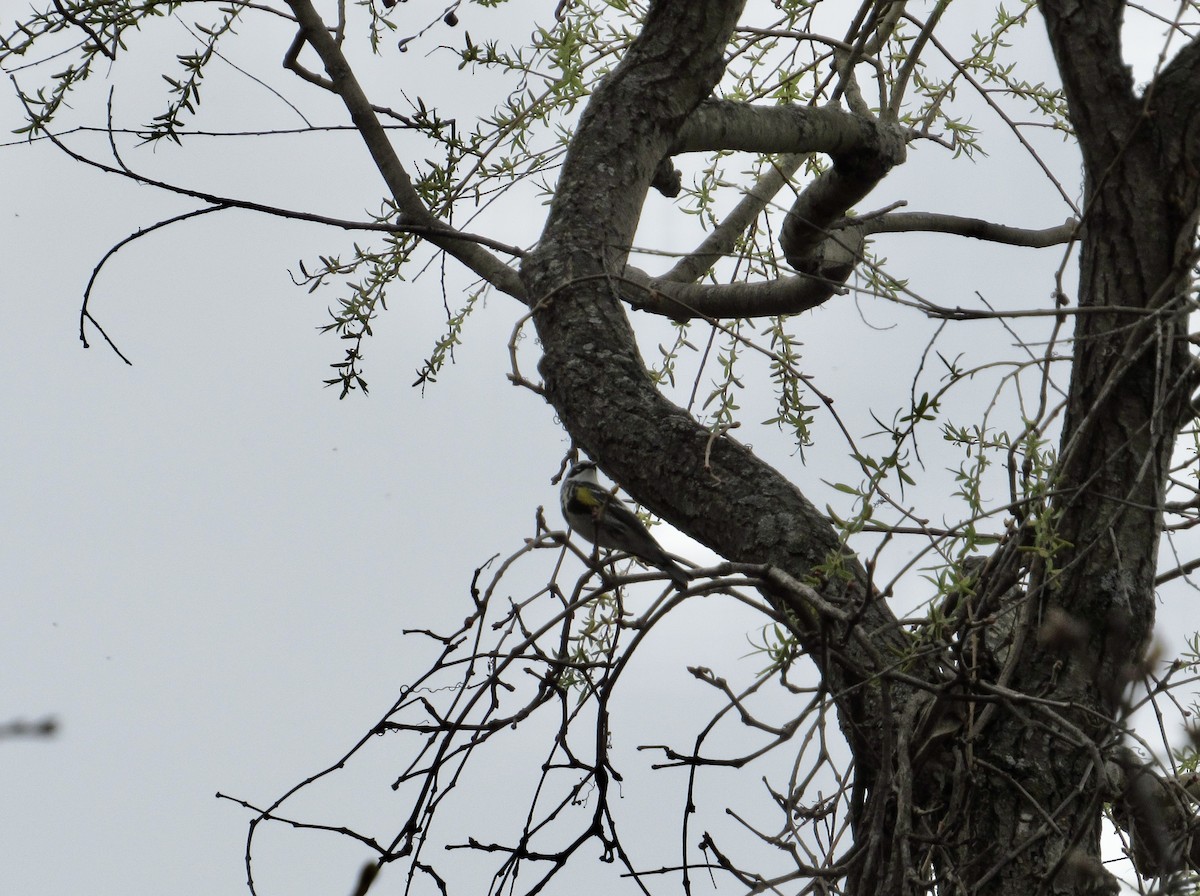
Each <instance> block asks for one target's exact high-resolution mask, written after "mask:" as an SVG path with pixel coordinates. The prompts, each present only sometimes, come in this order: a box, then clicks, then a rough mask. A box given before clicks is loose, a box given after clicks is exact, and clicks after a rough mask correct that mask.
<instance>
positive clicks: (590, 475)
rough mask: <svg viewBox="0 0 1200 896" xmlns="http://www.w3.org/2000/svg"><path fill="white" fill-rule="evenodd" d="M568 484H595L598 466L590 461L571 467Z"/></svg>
mask: <svg viewBox="0 0 1200 896" xmlns="http://www.w3.org/2000/svg"><path fill="white" fill-rule="evenodd" d="M567 481H568V482H595V481H596V464H595V462H593V461H590V460H581V461H578V462H576V463H574V464H572V465H571V469H570V470H568V471H567Z"/></svg>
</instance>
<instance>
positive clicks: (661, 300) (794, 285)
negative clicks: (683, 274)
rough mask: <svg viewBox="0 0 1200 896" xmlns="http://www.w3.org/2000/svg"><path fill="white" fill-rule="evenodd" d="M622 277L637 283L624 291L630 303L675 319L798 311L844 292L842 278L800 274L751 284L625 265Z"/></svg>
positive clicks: (749, 316)
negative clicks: (683, 279) (633, 290)
mask: <svg viewBox="0 0 1200 896" xmlns="http://www.w3.org/2000/svg"><path fill="white" fill-rule="evenodd" d="M625 278H626V279H627V280H629V281H630V282H631V283H633V284H635V285H636V286H638V287H641V289H640V290H639V291H638V294H637V295H636V296H633V295H630V294H628V293H626V294H623V296H622V297H623V298H624V299H626V300H627V301H628V302H629V304H630V305H632V306H633V307H634V308H637V309H638V310H639V311H646V312H649V313H651V314H661V315H664V316H666V317H669V318H671V319H672V320H677V321H686V320H692V319H693V318H697V317H702V318H732V317H741V318H754V317H773V316H777V315H780V314H799V313H800V312H801V311H808V310H810V309H812V308H816V307H817V306H819V305H822V304H824V303H825V302H827V301H828V300H829V299H831V298H833V297H834V296H835V295H840V294H843V293H845V291H846V290H845V288H844V287H843V285H842V284H843V283H844V282H845V278H842V279H841V280H833V279H824V278H820V277H812V276H807V275H803V274H801V275H798V276H794V277H779V278H778V279H775V280H762V281H758V282H755V283H679V282H676V281H673V280H668V279H666V278H663V277H651V276H650V275H648V274H647V273H646V272H645V271H642V270H639V269H638V268H634V267H627V268H626V269H625Z"/></svg>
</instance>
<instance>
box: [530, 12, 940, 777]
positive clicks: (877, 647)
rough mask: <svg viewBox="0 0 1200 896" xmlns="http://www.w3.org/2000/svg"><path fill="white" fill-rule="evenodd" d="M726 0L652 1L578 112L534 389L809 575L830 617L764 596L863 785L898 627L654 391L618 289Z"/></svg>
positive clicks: (842, 565)
mask: <svg viewBox="0 0 1200 896" xmlns="http://www.w3.org/2000/svg"><path fill="white" fill-rule="evenodd" d="M741 7H742V3H741V2H739V0H724V2H715V0H714V2H707V3H703V4H697V3H692V2H690V0H661V2H657V3H654V4H653V5H652V7H651V11H650V14H649V16H648V19H647V21H646V23H645V26H644V28H643V30H642V32H641V34H640V35H639V37H638V38H637V39H636V40H635V42H634V43H633V45H632V46H631V47H630V49H629V51H628V52H627V53H626V55H625V57H624V58H623V60H622V61H621V63H620V64H619V65H618V66H617V67H616V68H615V69H614V70H613V71H612V73H611V74H610V75H609V76H608V77H607V78H606V79H605V80H604V81H603V82H602V83H601V84H600V86H599V87H598V88H597V90H596V91H595V93H594V94H593V96H592V98H591V100H590V102H589V103H588V106H587V108H586V110H585V111H584V114H583V116H582V118H581V120H580V123H579V127H578V129H577V131H576V134H575V136H574V138H573V140H572V142H571V146H570V148H569V150H568V152H567V155H566V159H565V161H564V164H563V169H562V173H561V176H560V179H559V185H558V189H557V192H556V194H555V197H554V199H553V201H552V203H551V207H550V214H549V216H548V220H547V224H546V227H545V230H544V231H543V234H542V238H541V240H540V242H539V244H538V246H537V247H536V248H535V249H534V250H533V251H531V252H530V253H528V254H527V255H526V257H525V259H524V262H523V264H522V268H521V273H522V277H523V278H524V280H525V282H526V283H527V284H528V286H529V295H530V296H531V297H533V298H534V312H533V319H534V323H535V326H536V327H537V331H538V335H539V337H540V339H541V343H542V346H543V350H544V356H543V358H542V361H541V364H540V369H541V372H542V375H543V379H544V381H545V385H546V395H547V398H548V399H549V400H550V401H551V403H552V404H553V405H554V407H555V409H556V410H557V412H558V415H559V418H560V419H561V420H562V422H563V424H564V425H565V426H566V428H567V430H568V432H570V434H571V436H572V438H573V440H574V441H575V443H576V444H577V445H578V446H579V447H581V448H582V449H583V450H585V451H587V453H588V454H589V455H591V456H592V457H593V458H594V459H596V460H597V461H599V463H600V465H601V466H602V467H603V468H604V469H605V471H606V472H608V473H609V474H610V475H612V476H613V478H614V479H616V481H617V482H619V483H620V484H621V485H622V486H623V487H625V488H626V489H627V490H628V491H629V493H630V494H631V495H632V496H633V497H634V498H636V499H637V500H638V501H639V502H641V503H643V504H645V505H646V506H647V507H649V508H650V509H651V510H653V511H654V512H655V513H658V514H659V515H661V516H662V517H664V518H665V519H667V520H668V521H670V522H672V523H673V524H675V525H677V526H678V527H679V528H680V529H682V530H683V531H685V532H687V533H688V534H690V535H692V536H693V537H695V538H696V539H697V540H699V541H700V542H702V543H704V544H707V545H709V546H710V547H712V548H713V549H714V550H716V551H717V552H718V553H720V554H722V555H723V556H725V557H726V558H728V559H729V560H731V561H734V562H738V563H752V564H760V565H770V566H773V567H776V568H778V569H780V570H781V571H783V572H785V573H787V574H788V575H789V576H791V577H792V578H794V579H796V580H798V581H815V582H817V583H818V584H817V585H816V586H815V587H816V590H817V592H819V593H820V595H821V598H822V600H823V601H824V602H825V604H827V605H829V606H832V607H835V608H837V609H838V610H839V611H840V612H841V613H842V616H841V618H824V617H818V615H817V614H816V613H815V612H814V611H813V610H812V609H811V608H810V607H809V605H808V604H806V603H804V602H799V601H794V600H793V599H792V598H791V597H790V596H789V595H787V594H786V593H776V594H773V597H774V599H775V600H777V601H779V602H780V605H781V606H782V607H783V612H784V615H785V617H786V618H788V619H789V620H790V622H791V624H792V625H793V626H794V629H795V630H796V632H797V634H798V635H799V637H800V638H801V640H802V643H803V644H804V645H805V647H806V648H807V649H808V650H809V651H810V652H811V654H812V656H813V659H814V661H815V662H816V663H817V664H818V665H819V666H820V667H821V669H822V672H823V674H824V675H825V680H826V684H827V687H828V689H829V692H830V693H831V694H833V695H834V696H835V699H837V700H838V701H839V704H840V706H841V708H842V714H841V717H842V723H843V726H844V729H845V730H846V732H847V735H848V736H849V738H850V740H851V742H852V743H853V744H855V745H856V747H857V748H858V749H857V751H856V755H857V756H858V762H859V769H860V772H861V773H862V775H863V780H868V781H869V780H870V779H871V778H872V775H873V773H874V770H875V769H876V767H877V765H876V764H877V763H878V762H880V761H884V760H883V757H886V756H887V755H889V749H888V747H887V744H888V743H889V742H890V739H891V737H892V732H893V730H894V729H893V723H892V721H891V718H890V714H889V712H888V711H887V710H886V706H887V698H886V697H885V696H884V693H883V692H884V691H885V690H886V688H887V686H888V685H887V682H886V679H885V678H879V677H876V676H877V675H879V674H880V673H882V672H883V669H884V668H885V662H884V660H882V659H881V658H882V657H884V656H887V657H894V656H899V655H902V654H904V653H905V651H906V649H907V646H908V638H907V636H906V634H905V633H904V632H903V631H902V630H901V628H900V627H899V626H898V624H897V621H896V619H895V617H894V615H893V614H892V613H891V611H890V609H889V608H888V607H887V606H886V604H884V603H883V602H882V601H878V600H875V599H873V596H872V595H871V594H870V588H869V583H868V579H867V574H866V571H865V569H864V568H863V567H862V566H861V564H859V563H858V562H857V561H856V560H855V559H854V558H853V557H851V556H849V555H848V554H847V553H846V551H845V549H844V547H843V546H842V545H841V543H840V541H839V538H838V536H837V534H836V533H835V531H834V530H833V528H832V527H831V526H830V524H829V522H828V520H827V519H825V517H824V515H823V514H822V513H821V512H820V511H818V510H817V508H815V507H814V506H813V505H812V503H811V502H809V501H808V500H806V499H805V497H804V496H803V495H802V494H801V493H800V492H799V490H797V489H796V487H795V486H794V485H793V484H791V483H790V482H788V481H787V480H786V479H784V478H783V477H782V476H780V475H779V473H778V472H777V471H775V470H774V469H772V468H771V467H769V466H768V465H766V464H764V463H763V462H762V461H760V460H758V459H757V458H756V457H754V455H753V454H752V453H751V452H750V451H749V450H748V449H747V448H746V447H745V446H743V445H740V444H738V443H737V442H735V441H734V440H733V439H730V438H727V437H714V435H713V434H712V433H710V432H708V431H707V430H706V429H704V428H703V427H701V426H699V425H698V424H697V423H696V421H695V420H694V419H692V418H691V416H690V415H688V414H687V413H685V412H684V411H682V410H681V409H680V408H678V407H676V406H674V405H673V404H671V403H670V402H668V401H667V400H666V399H665V398H663V396H662V395H661V394H660V393H659V392H658V391H657V389H656V388H655V386H654V384H653V383H652V381H651V379H650V377H649V375H648V373H647V371H646V368H645V365H644V363H643V362H642V359H641V358H640V356H639V355H638V352H637V349H636V344H635V342H634V338H633V333H632V330H631V328H630V325H629V322H628V319H627V317H626V315H625V312H624V310H623V308H622V305H621V302H620V301H619V299H620V297H621V291H622V285H621V282H620V281H621V276H622V273H623V272H624V270H625V266H626V256H627V251H628V250H627V248H626V247H628V246H629V245H630V243H631V240H632V236H633V232H634V229H635V227H636V223H637V219H638V216H639V214H640V211H641V205H642V202H643V199H644V197H645V195H646V191H647V189H648V186H649V184H650V182H651V180H652V178H653V176H654V172H655V170H656V168H657V166H658V164H659V162H660V160H661V159H662V158H663V156H664V155H666V153H667V150H668V149H670V148H671V147H673V146H677V145H678V142H679V141H677V140H676V135H677V133H678V131H679V129H680V127H681V126H683V124H684V122H685V121H686V120H687V119H688V117H689V115H691V114H692V112H693V110H694V109H695V108H696V107H697V105H698V104H699V103H700V102H701V101H702V100H703V99H704V98H705V97H706V96H707V95H708V94H709V92H710V91H711V89H712V87H713V85H714V84H715V83H716V82H717V80H718V78H719V77H720V75H721V72H722V69H723V65H724V60H723V50H724V47H725V42H726V40H727V39H728V35H729V34H730V32H731V30H732V28H733V26H734V24H735V22H736V20H737V17H738V15H739V13H740V12H741ZM631 110H636V114H633V113H632V111H631ZM614 159H619V160H620V164H614V161H613V160H614ZM841 211H844V209H842V210H841ZM839 213H840V212H839ZM846 620H850V621H849V622H847V621H846ZM860 632H870V637H869V639H863V638H860V637H858V633H860ZM915 662H916V664H917V665H918V666H920V665H921V664H922V661H921V660H917V661H915ZM885 798H886V795H885V794H882V793H881V796H880V799H885Z"/></svg>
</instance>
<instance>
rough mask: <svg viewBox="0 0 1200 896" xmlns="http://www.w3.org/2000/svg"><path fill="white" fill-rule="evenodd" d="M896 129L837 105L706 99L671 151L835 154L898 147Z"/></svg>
mask: <svg viewBox="0 0 1200 896" xmlns="http://www.w3.org/2000/svg"><path fill="white" fill-rule="evenodd" d="M893 132H894V127H892V126H888V125H884V124H881V123H880V121H879V119H877V118H871V117H869V116H866V115H856V114H854V113H853V112H847V111H846V110H845V109H842V108H839V107H837V106H754V105H751V104H749V103H738V102H734V101H732V100H706V101H705V102H704V103H702V104H701V105H700V106H699V107H698V108H697V109H696V111H695V112H693V113H692V114H691V115H690V116H689V117H688V119H687V121H686V122H684V124H683V126H682V127H681V128H680V129H679V133H678V135H677V137H676V138H675V141H674V142H673V143H672V144H671V150H670V154H671V155H675V154H677V153H684V152H707V151H710V150H718V149H733V150H741V151H744V152H762V153H814V152H819V153H824V154H825V155H830V156H834V157H838V156H848V155H853V154H858V153H862V152H870V153H872V154H879V152H880V148H881V147H883V146H887V147H888V151H889V152H894V151H895V149H894V148H895V137H894V133H893Z"/></svg>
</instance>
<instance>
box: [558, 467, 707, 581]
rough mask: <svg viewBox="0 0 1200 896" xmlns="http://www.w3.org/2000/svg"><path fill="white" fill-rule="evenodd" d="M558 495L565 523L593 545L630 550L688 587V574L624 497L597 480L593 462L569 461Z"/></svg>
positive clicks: (629, 551) (629, 552) (627, 551)
mask: <svg viewBox="0 0 1200 896" xmlns="http://www.w3.org/2000/svg"><path fill="white" fill-rule="evenodd" d="M560 498H561V501H562V512H563V517H565V518H566V521H567V524H568V525H569V526H570V527H571V528H572V529H573V530H574V531H576V532H578V533H579V534H580V535H582V536H583V537H584V538H586V539H587V540H588V541H590V542H591V543H592V544H594V545H596V547H600V548H610V549H614V550H618V551H624V552H625V553H627V554H632V555H633V556H635V557H637V558H638V559H639V560H641V561H643V562H644V563H646V564H648V565H650V566H655V567H657V568H658V569H661V570H662V571H663V572H665V573H666V574H667V575H668V576H670V578H671V581H672V582H673V583H674V584H675V588H676V589H677V590H679V591H682V590H683V589H684V588H686V587H687V584H688V582H689V581H690V579H691V575H690V574H689V573H688V572H687V571H686V570H685V569H684V568H683V567H681V566H680V565H679V564H678V563H676V562H675V561H674V560H672V559H671V557H670V555H668V554H667V552H666V551H664V550H663V549H662V547H660V546H659V543H658V542H657V541H655V540H654V536H653V535H651V534H650V530H649V529H647V528H646V527H645V525H644V524H643V523H642V521H641V520H639V519H638V517H637V514H636V513H634V512H633V511H632V510H630V509H629V508H628V507H627V506H626V505H625V502H624V501H622V500H621V499H620V498H618V497H617V496H616V495H614V494H613V493H612V492H611V491H609V490H607V489H605V488H604V487H603V486H601V485H600V483H599V482H597V481H596V464H595V463H594V462H592V461H590V460H581V461H579V462H578V463H576V464H574V465H572V467H571V469H570V470H569V471H568V472H567V476H566V478H565V479H563V484H562V492H561V493H560Z"/></svg>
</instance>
